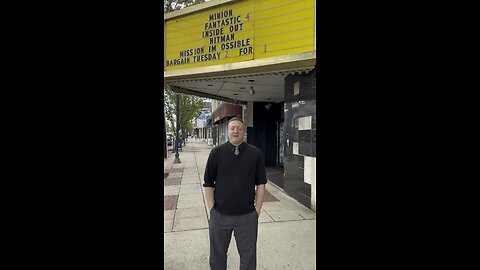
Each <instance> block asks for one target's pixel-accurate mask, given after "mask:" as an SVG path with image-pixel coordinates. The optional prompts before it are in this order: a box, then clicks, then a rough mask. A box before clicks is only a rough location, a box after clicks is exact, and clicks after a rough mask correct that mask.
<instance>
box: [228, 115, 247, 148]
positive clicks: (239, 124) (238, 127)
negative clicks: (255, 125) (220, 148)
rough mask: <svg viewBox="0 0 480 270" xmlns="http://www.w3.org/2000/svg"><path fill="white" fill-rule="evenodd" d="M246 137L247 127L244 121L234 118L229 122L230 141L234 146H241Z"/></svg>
mask: <svg viewBox="0 0 480 270" xmlns="http://www.w3.org/2000/svg"><path fill="white" fill-rule="evenodd" d="M244 136H245V125H244V124H243V121H242V119H240V118H238V117H234V118H232V119H230V121H228V141H229V142H230V143H231V144H233V145H237V146H238V145H240V144H241V143H242V142H243V137H244Z"/></svg>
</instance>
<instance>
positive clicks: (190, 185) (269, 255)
mask: <svg viewBox="0 0 480 270" xmlns="http://www.w3.org/2000/svg"><path fill="white" fill-rule="evenodd" d="M212 148H213V147H212V146H209V145H207V144H206V142H203V141H201V140H199V139H197V140H196V141H193V139H190V140H189V141H187V145H186V146H184V147H183V151H180V152H179V154H180V155H179V158H180V161H181V163H179V164H173V160H174V159H175V154H174V153H172V152H171V151H169V153H168V155H169V156H168V158H166V159H165V160H164V168H165V175H166V178H165V180H164V229H163V231H164V243H163V247H164V249H163V250H164V251H163V255H164V260H165V262H164V266H165V269H166V270H177V269H178V270H190V269H192V270H194V269H198V270H200V269H201V270H209V269H210V267H209V263H208V258H209V252H210V251H209V250H210V247H209V236H208V219H209V218H210V217H209V213H208V211H207V207H206V204H205V194H204V190H203V188H202V184H203V174H204V171H205V164H206V162H207V158H208V154H209V153H210V150H211V149H212ZM266 190H267V194H266V198H265V202H264V203H263V208H262V212H261V214H260V217H259V228H258V242H257V254H258V255H257V269H271V270H279V269H302V270H308V269H316V267H315V262H316V255H315V252H316V231H315V225H316V214H315V212H313V211H311V210H310V209H308V208H307V207H305V206H303V205H301V204H300V203H298V202H297V201H296V200H295V199H293V198H292V197H290V196H288V195H287V194H285V193H284V192H283V191H282V190H281V189H280V188H278V187H277V186H275V185H274V184H272V183H271V182H268V183H267V185H266ZM227 264H228V268H227V269H239V265H240V258H239V256H238V252H237V247H236V244H235V237H234V236H233V234H232V241H231V242H230V247H229V251H228V261H227Z"/></svg>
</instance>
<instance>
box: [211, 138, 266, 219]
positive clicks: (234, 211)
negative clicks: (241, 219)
mask: <svg viewBox="0 0 480 270" xmlns="http://www.w3.org/2000/svg"><path fill="white" fill-rule="evenodd" d="M239 150H240V153H239V155H235V154H234V152H235V146H234V145H232V144H231V143H230V142H227V143H224V144H221V145H219V146H217V147H215V148H213V149H212V151H211V152H210V155H209V156H208V160H207V165H206V167H205V176H204V182H205V183H204V184H203V186H204V187H213V188H215V192H214V194H215V195H214V200H215V204H214V206H213V207H215V210H217V211H218V212H220V213H222V214H225V215H232V216H236V215H243V214H247V213H251V212H252V211H255V205H254V201H255V185H262V184H266V183H267V178H266V172H265V163H264V162H263V158H262V152H261V151H260V150H259V149H258V148H256V147H255V146H253V145H250V144H248V143H246V142H242V144H240V146H239Z"/></svg>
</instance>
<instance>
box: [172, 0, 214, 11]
mask: <svg viewBox="0 0 480 270" xmlns="http://www.w3.org/2000/svg"><path fill="white" fill-rule="evenodd" d="M204 2H205V0H164V1H163V13H167V12H172V11H174V10H179V9H182V8H185V7H189V6H192V5H196V4H199V3H204Z"/></svg>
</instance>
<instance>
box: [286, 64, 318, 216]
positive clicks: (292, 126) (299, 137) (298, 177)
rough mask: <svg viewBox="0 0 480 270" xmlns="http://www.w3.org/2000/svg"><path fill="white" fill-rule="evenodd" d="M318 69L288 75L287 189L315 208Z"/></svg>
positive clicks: (298, 198) (299, 199) (295, 196)
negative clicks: (307, 72)
mask: <svg viewBox="0 0 480 270" xmlns="http://www.w3.org/2000/svg"><path fill="white" fill-rule="evenodd" d="M315 106H316V71H315V70H313V71H312V72H310V73H309V74H301V75H288V76H287V77H286V78H285V108H284V114H285V141H286V144H285V160H284V168H285V192H287V193H288V194H290V195H291V196H293V197H294V198H295V199H297V200H298V201H299V202H301V203H302V204H304V205H305V206H307V207H310V208H311V209H313V210H314V211H316V192H315V191H316V183H317V175H316V156H317V153H316V142H317V135H316V133H317V128H316V124H317V115H316V108H315Z"/></svg>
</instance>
